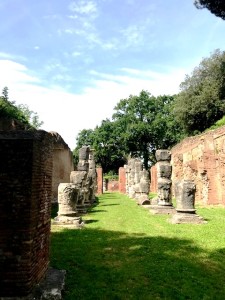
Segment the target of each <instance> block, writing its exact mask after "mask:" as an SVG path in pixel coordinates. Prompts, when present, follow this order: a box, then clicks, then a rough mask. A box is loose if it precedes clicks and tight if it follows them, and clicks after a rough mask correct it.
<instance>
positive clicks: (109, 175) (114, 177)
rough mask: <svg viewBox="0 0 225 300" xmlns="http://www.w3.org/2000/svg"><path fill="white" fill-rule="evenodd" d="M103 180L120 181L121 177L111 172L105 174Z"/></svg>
mask: <svg viewBox="0 0 225 300" xmlns="http://www.w3.org/2000/svg"><path fill="white" fill-rule="evenodd" d="M103 178H104V179H108V180H118V179H119V175H118V174H115V173H114V172H113V171H109V172H108V173H105V174H103Z"/></svg>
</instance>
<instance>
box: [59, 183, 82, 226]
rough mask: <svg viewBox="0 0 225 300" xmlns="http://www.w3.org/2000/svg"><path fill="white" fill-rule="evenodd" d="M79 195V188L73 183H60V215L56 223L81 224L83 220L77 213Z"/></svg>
mask: <svg viewBox="0 0 225 300" xmlns="http://www.w3.org/2000/svg"><path fill="white" fill-rule="evenodd" d="M78 197H79V189H78V188H77V187H76V186H75V184H73V183H60V184H59V187H58V204H59V210H58V216H57V217H56V218H55V219H54V221H55V222H54V224H60V225H61V224H62V225H66V224H73V225H76V226H80V225H81V223H82V221H81V218H80V217H79V216H78V214H77V209H76V205H77V202H78Z"/></svg>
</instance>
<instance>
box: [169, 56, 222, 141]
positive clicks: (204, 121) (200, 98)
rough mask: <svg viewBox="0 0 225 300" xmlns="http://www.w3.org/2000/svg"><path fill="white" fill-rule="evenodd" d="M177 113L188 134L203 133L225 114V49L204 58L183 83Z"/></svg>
mask: <svg viewBox="0 0 225 300" xmlns="http://www.w3.org/2000/svg"><path fill="white" fill-rule="evenodd" d="M180 88H181V92H180V93H179V94H178V96H177V97H176V100H175V103H174V115H175V117H176V120H177V122H178V123H180V124H181V126H182V127H183V129H184V130H185V132H186V134H187V135H193V134H197V133H200V132H202V131H204V130H205V129H207V128H208V127H210V126H211V125H212V124H214V123H215V122H216V121H217V120H219V119H220V118H221V117H223V115H224V113H225V52H221V51H219V50H216V51H215V52H214V53H213V54H212V55H211V57H209V58H204V59H203V60H202V61H201V63H200V65H199V66H198V67H196V68H195V69H194V70H193V72H192V74H191V75H190V76H188V75H186V77H185V80H184V82H182V83H181V85H180Z"/></svg>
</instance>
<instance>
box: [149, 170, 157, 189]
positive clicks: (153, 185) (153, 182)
mask: <svg viewBox="0 0 225 300" xmlns="http://www.w3.org/2000/svg"><path fill="white" fill-rule="evenodd" d="M150 174H151V175H150V176H151V179H150V192H151V193H157V169H156V165H154V166H152V167H151V169H150Z"/></svg>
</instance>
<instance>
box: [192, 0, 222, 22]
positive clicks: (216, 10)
mask: <svg viewBox="0 0 225 300" xmlns="http://www.w3.org/2000/svg"><path fill="white" fill-rule="evenodd" d="M194 4H195V6H196V7H197V8H200V9H202V8H207V9H208V10H210V12H211V13H213V14H214V15H216V16H217V17H220V18H222V19H223V20H225V2H224V0H195V1H194Z"/></svg>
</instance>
